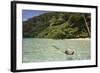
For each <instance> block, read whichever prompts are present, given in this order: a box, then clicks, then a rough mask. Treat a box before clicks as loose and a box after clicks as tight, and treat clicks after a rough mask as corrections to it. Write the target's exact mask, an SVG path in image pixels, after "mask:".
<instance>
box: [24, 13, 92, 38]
mask: <svg viewBox="0 0 100 73" xmlns="http://www.w3.org/2000/svg"><path fill="white" fill-rule="evenodd" d="M90 29H91V14H89V13H71V12H49V13H45V14H42V15H39V16H36V17H33V18H30V19H28V20H27V21H23V37H27V38H28V37H32V38H53V39H65V38H87V37H90V34H91V31H90Z"/></svg>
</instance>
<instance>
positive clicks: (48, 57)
mask: <svg viewBox="0 0 100 73" xmlns="http://www.w3.org/2000/svg"><path fill="white" fill-rule="evenodd" d="M90 44H91V43H90V40H83V39H82V40H81V39H80V40H71V39H63V40H54V39H39V38H23V40H22V62H23V63H30V62H48V61H70V60H88V59H91V47H90V46H91V45H90ZM53 46H56V47H57V48H59V50H57V49H56V48H55V47H53ZM69 48H71V49H74V50H75V54H74V55H66V54H65V53H63V52H61V51H65V50H66V49H69Z"/></svg>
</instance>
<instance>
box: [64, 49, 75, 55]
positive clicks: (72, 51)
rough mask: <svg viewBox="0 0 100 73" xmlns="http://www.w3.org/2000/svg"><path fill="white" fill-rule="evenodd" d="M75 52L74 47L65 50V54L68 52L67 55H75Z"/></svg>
mask: <svg viewBox="0 0 100 73" xmlns="http://www.w3.org/2000/svg"><path fill="white" fill-rule="evenodd" d="M74 53H75V50H74V49H67V50H65V54H67V55H74Z"/></svg>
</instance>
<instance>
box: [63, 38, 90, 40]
mask: <svg viewBox="0 0 100 73" xmlns="http://www.w3.org/2000/svg"><path fill="white" fill-rule="evenodd" d="M65 40H66V39H65ZM68 40H91V38H76V39H68Z"/></svg>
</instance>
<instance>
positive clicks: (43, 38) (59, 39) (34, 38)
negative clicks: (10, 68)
mask: <svg viewBox="0 0 100 73" xmlns="http://www.w3.org/2000/svg"><path fill="white" fill-rule="evenodd" d="M23 39H29V38H23ZM33 39H48V40H49V39H50V38H33ZM50 40H91V38H72V39H67V38H66V39H50Z"/></svg>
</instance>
